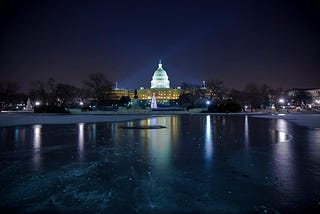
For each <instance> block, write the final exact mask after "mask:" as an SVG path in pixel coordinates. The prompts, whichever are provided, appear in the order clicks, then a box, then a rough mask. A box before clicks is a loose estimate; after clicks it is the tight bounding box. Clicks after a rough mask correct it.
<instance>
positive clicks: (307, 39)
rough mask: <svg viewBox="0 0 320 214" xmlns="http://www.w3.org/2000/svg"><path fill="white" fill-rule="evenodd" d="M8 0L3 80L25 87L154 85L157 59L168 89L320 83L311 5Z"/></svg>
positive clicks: (0, 55) (0, 65) (0, 53)
mask: <svg viewBox="0 0 320 214" xmlns="http://www.w3.org/2000/svg"><path fill="white" fill-rule="evenodd" d="M5 2H6V3H4V2H3V1H2V3H0V8H1V9H0V14H1V15H0V16H1V20H0V27H1V36H0V37H1V40H0V71H1V79H0V81H7V80H10V81H17V82H18V83H20V84H22V85H23V86H24V87H25V88H28V86H29V84H30V82H32V81H34V80H47V79H48V78H49V77H53V78H54V79H56V81H58V82H64V83H70V84H75V85H78V86H80V84H81V82H82V80H84V79H86V77H87V76H88V74H90V73H93V72H103V73H104V74H105V75H106V76H107V78H108V79H110V80H112V81H118V82H119V84H120V86H121V87H126V88H137V87H140V86H144V87H150V81H151V77H152V75H153V72H154V71H155V70H156V68H157V63H158V60H159V59H162V62H163V67H164V69H165V70H166V71H167V73H168V75H169V80H170V81H171V86H178V85H180V84H181V83H182V82H192V83H198V84H201V82H202V80H209V79H220V80H223V81H224V83H225V85H226V86H227V87H229V88H232V87H233V88H238V89H241V88H242V87H243V86H244V84H245V83H247V82H249V81H256V82H258V83H266V84H268V85H270V86H272V87H283V88H293V87H296V88H313V87H317V88H319V87H320V75H319V73H320V72H319V68H320V60H319V50H320V31H319V30H320V29H319V21H318V20H320V13H319V11H320V10H319V9H320V8H319V7H318V6H316V4H315V3H312V2H316V1H302V0H301V1H293V0H292V1H281V0H256V1H239V0H233V1H227V0H220V1H214V0H212V1H209V0H208V1H205V0H193V1H183V0H180V1H178V0H177V1H174V0H171V1H166V0H162V1H158V0H144V1H140V0H137V1H121V0H115V1H111V0H110V1H109V0H108V1H91V0H88V1H80V0H79V1H71V0H63V1H60V0H51V1H46V0H41V1H40V0H39V1H32V0H29V1H25V0H21V1H9V0H6V1H5Z"/></svg>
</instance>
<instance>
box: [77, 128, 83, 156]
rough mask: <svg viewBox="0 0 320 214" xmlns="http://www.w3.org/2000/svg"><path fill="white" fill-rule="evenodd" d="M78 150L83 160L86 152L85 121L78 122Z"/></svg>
mask: <svg viewBox="0 0 320 214" xmlns="http://www.w3.org/2000/svg"><path fill="white" fill-rule="evenodd" d="M78 152H79V159H80V160H83V153H84V123H79V124H78Z"/></svg>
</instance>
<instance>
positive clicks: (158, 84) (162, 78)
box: [150, 60, 170, 89]
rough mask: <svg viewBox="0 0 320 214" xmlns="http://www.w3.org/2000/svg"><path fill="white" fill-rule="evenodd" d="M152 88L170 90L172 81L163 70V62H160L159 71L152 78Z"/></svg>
mask: <svg viewBox="0 0 320 214" xmlns="http://www.w3.org/2000/svg"><path fill="white" fill-rule="evenodd" d="M150 88H152V89H154V88H161V89H163V88H170V81H169V78H168V75H167V72H166V71H165V70H164V69H163V68H162V63H161V60H160V61H159V64H158V69H157V70H156V71H155V72H154V74H153V76H152V80H151V87H150Z"/></svg>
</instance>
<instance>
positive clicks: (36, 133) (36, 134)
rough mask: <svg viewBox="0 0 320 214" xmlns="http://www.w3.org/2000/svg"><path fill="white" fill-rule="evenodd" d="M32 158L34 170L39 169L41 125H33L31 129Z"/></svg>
mask: <svg viewBox="0 0 320 214" xmlns="http://www.w3.org/2000/svg"><path fill="white" fill-rule="evenodd" d="M32 128H33V156H32V163H33V168H34V169H35V170H40V168H41V128H42V125H34V126H33V127H32Z"/></svg>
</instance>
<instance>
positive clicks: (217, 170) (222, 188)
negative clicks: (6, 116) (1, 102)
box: [0, 115, 320, 213]
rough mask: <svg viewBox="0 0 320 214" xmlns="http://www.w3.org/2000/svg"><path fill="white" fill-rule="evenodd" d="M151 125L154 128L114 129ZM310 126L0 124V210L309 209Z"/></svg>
mask: <svg viewBox="0 0 320 214" xmlns="http://www.w3.org/2000/svg"><path fill="white" fill-rule="evenodd" d="M147 125H159V126H164V127H165V128H162V129H122V128H121V127H124V126H126V127H128V126H129V127H131V126H132V127H133V126H147ZM319 140H320V132H319V130H317V129H305V128H300V127H298V126H295V125H293V124H291V123H288V122H286V121H285V120H283V119H277V120H265V119H261V118H254V117H248V116H245V115H238V116H221V115H220V116H219V115H215V116H213V115H202V116H201V115H200V116H199V115H189V116H164V117H153V118H148V119H144V120H135V121H127V122H119V123H79V124H69V125H66V124H65V125H41V126H39V125H33V126H18V127H17V126H13V127H3V128H0V160H1V161H0V185H1V188H0V210H1V211H2V212H11V213H15V212H24V213H25V212H27V213H43V212H55V213H57V212H58V213H60V212H67V213H71V212H75V213H79V212H80V213H172V212H176V213H255V212H257V213H265V212H268V213H283V212H288V213H294V212H303V211H319V209H320V203H319V202H320V194H319V192H318V189H319V188H318V187H319V183H320V177H319V174H320V157H319V155H318V151H319V149H320V145H319V142H320V141H319Z"/></svg>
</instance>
